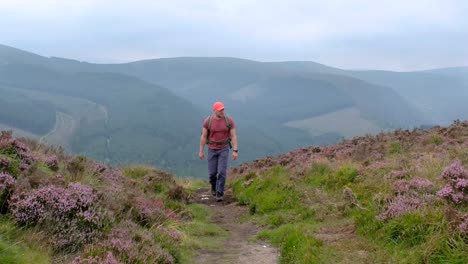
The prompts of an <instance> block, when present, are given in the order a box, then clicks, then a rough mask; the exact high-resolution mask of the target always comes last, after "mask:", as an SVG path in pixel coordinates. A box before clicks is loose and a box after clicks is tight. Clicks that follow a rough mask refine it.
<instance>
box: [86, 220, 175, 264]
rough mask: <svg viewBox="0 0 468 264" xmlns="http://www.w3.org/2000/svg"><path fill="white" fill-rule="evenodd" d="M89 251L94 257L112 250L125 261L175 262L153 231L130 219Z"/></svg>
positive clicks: (114, 254) (107, 253)
mask: <svg viewBox="0 0 468 264" xmlns="http://www.w3.org/2000/svg"><path fill="white" fill-rule="evenodd" d="M89 251H90V252H88V254H89V255H91V256H94V257H99V256H103V255H109V252H111V254H112V255H113V256H115V259H117V260H119V261H121V262H123V263H142V264H143V263H163V264H166V263H168V264H169V263H175V259H174V257H173V256H171V255H170V254H169V253H168V252H166V251H165V250H164V249H163V248H162V247H161V245H160V244H159V243H158V242H157V241H156V239H155V237H154V236H153V234H152V233H151V232H148V230H145V229H143V230H142V229H140V228H139V227H138V226H137V225H136V224H135V223H133V222H130V221H125V222H123V223H121V224H120V225H119V226H117V227H114V228H113V229H112V230H111V231H110V232H109V234H107V236H106V238H105V239H104V240H103V241H102V242H100V243H99V245H98V246H97V247H91V248H89ZM91 256H88V258H90V257H91ZM78 263H79V262H78ZM85 263H86V262H85Z"/></svg>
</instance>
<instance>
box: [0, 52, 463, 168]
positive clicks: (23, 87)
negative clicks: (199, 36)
mask: <svg viewBox="0 0 468 264" xmlns="http://www.w3.org/2000/svg"><path fill="white" fill-rule="evenodd" d="M461 69H463V68H461ZM435 71H436V70H435ZM440 72H441V73H440V74H439V73H436V72H408V73H393V72H380V71H366V72H358V71H347V70H342V69H337V68H333V67H329V66H326V65H322V64H318V63H314V62H277V63H276V62H275V63H269V62H257V61H252V60H245V59H237V58H193V57H181V58H167V59H154V60H144V61H137V62H131V63H123V64H92V63H87V62H80V61H76V60H71V59H64V58H56V57H51V58H48V57H43V56H39V55H36V54H32V53H29V52H26V51H21V50H18V49H15V48H12V47H7V46H2V45H0V92H2V95H3V96H2V101H3V102H4V103H3V104H2V109H1V110H2V112H1V113H2V114H0V127H2V128H5V129H15V130H18V131H19V132H18V133H21V135H28V136H31V137H33V138H37V139H39V140H40V141H41V142H47V143H49V144H53V145H61V146H63V147H64V148H65V149H66V150H67V151H70V152H71V153H76V154H84V155H89V156H90V157H92V158H94V159H97V160H101V161H102V162H104V163H106V164H109V165H117V164H118V165H125V164H131V163H144V164H151V165H154V166H157V167H161V168H164V169H167V170H170V171H171V172H174V173H177V174H178V175H180V176H195V177H203V176H204V175H205V174H206V164H204V163H203V162H200V161H199V160H198V159H197V158H196V154H195V153H196V151H195V150H196V148H197V145H198V135H199V133H200V126H201V120H203V118H204V117H206V116H208V115H209V114H210V113H211V109H210V106H211V105H212V103H213V102H214V101H218V100H221V101H223V102H224V103H225V105H226V106H227V109H226V111H227V114H228V115H230V116H232V117H234V119H235V120H236V124H237V125H238V129H237V132H238V137H239V139H240V145H241V149H242V155H240V158H239V160H238V161H235V162H232V163H231V165H233V166H237V165H239V164H241V163H242V162H246V161H252V160H254V159H258V158H260V157H264V156H268V155H277V154H280V153H284V152H286V151H290V150H292V149H296V148H300V147H302V146H304V145H324V144H333V143H337V142H340V141H341V140H343V139H349V138H352V137H354V136H356V135H364V134H376V133H379V132H382V131H389V130H392V129H397V128H403V129H406V128H413V127H420V126H425V127H427V126H431V125H437V124H439V125H440V124H449V123H450V122H452V121H453V120H455V119H465V118H466V113H468V109H467V108H466V104H465V101H466V100H468V94H466V91H467V90H468V89H467V86H466V83H464V82H463V80H462V79H463V70H458V69H457V70H451V69H445V70H444V69H440ZM452 72H453V74H452ZM446 73H450V74H446ZM9 102H14V103H9ZM34 109H37V110H36V111H35V110H34Z"/></svg>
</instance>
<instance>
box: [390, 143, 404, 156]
mask: <svg viewBox="0 0 468 264" xmlns="http://www.w3.org/2000/svg"><path fill="white" fill-rule="evenodd" d="M388 152H389V153H390V154H394V155H397V154H401V152H402V147H401V143H400V142H392V143H390V146H389V147H388Z"/></svg>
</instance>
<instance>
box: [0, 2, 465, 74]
mask: <svg viewBox="0 0 468 264" xmlns="http://www.w3.org/2000/svg"><path fill="white" fill-rule="evenodd" d="M467 8H468V3H467V2H465V1H436V0H424V1H422V0H421V1H416V0H415V1H407V0H405V1H402V0H398V1H397V0H394V1H371V0H356V1H338V0H330V1H310V0H309V1H307V0H290V1H286V0H284V1H279V0H269V1H267V0H257V1H247V0H237V1H218V0H205V1H202V0H198V1H196V0H194V1H182V0H171V1H161V0H152V1H150V0H134V1H123V0H113V1H111V0H80V1H64V0H61V1H59V0H43V1H33V2H32V1H27V0H15V1H11V0H3V1H2V2H1V3H0V31H1V32H2V33H4V34H3V36H2V38H3V41H2V40H0V42H2V43H4V44H7V45H12V46H15V47H19V48H24V49H28V50H30V51H33V52H37V53H40V54H43V55H49V56H50V55H54V56H63V57H70V58H75V59H80V60H88V61H95V62H104V61H107V62H119V61H129V60H138V59H145V58H155V57H159V56H164V57H165V56H170V57H172V56H231V57H243V58H250V59H257V60H264V61H269V60H318V61H319V62H321V63H326V64H331V65H334V66H340V67H352V68H359V67H367V68H371V67H373V66H378V67H383V68H385V67H386V66H385V65H388V67H391V68H398V69H406V68H408V65H412V66H411V67H414V68H418V67H419V68H421V67H426V66H425V65H428V63H427V62H425V63H422V62H423V61H428V60H431V58H432V59H433V60H434V61H433V62H432V63H430V64H431V65H441V66H442V65H443V66H447V65H450V60H452V61H453V62H454V63H455V62H457V63H458V62H460V61H463V60H464V61H466V57H467V56H468V55H466V53H464V52H463V50H464V48H462V47H461V46H460V45H459V44H458V43H455V42H454V41H464V40H466V37H464V36H466V35H467V32H468V22H467V19H466V18H465V17H466V16H465V10H467ZM411 36H418V39H416V38H412V37H411ZM440 38H442V39H444V40H446V41H437V39H440ZM389 41H390V44H389ZM420 42H426V43H434V42H438V43H439V44H440V46H435V45H432V46H431V45H417V44H418V43H420ZM392 43H393V45H392ZM465 43H466V42H465ZM404 47H411V48H417V50H416V52H415V53H416V54H417V56H409V54H408V52H402V53H401V54H398V52H396V51H398V50H401V49H404ZM448 50H450V52H447V51H448ZM457 52H458V56H464V57H463V58H462V59H461V60H460V58H458V60H457V59H456V56H455V54H456V53H457ZM436 53H438V54H441V53H442V54H446V55H447V56H449V57H447V58H445V59H443V58H441V57H440V56H435V55H434V54H436ZM343 55H346V56H345V57H343ZM340 57H341V58H342V60H341V61H340V59H333V58H340ZM359 57H369V58H373V59H369V60H367V61H365V60H360V59H359ZM398 60H399V61H401V63H400V65H399V66H398V63H395V62H398ZM418 61H420V62H421V63H418ZM364 62H366V63H369V65H363V64H364ZM376 62H378V63H376ZM405 65H406V66H405Z"/></svg>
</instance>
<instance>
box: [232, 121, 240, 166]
mask: <svg viewBox="0 0 468 264" xmlns="http://www.w3.org/2000/svg"><path fill="white" fill-rule="evenodd" d="M231 142H232V149H233V152H232V159H233V160H236V159H237V156H238V155H239V154H238V153H237V150H238V148H237V135H236V130H235V129H234V128H233V129H231ZM234 150H235V151H234Z"/></svg>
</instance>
